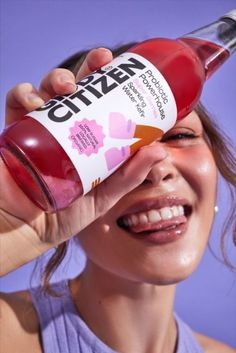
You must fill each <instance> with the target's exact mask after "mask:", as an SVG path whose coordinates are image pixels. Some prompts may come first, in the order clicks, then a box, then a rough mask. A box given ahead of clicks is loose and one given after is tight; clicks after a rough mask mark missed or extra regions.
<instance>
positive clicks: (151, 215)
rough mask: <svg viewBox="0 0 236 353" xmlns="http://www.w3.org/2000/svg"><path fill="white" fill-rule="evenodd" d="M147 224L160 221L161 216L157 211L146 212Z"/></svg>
mask: <svg viewBox="0 0 236 353" xmlns="http://www.w3.org/2000/svg"><path fill="white" fill-rule="evenodd" d="M148 219H149V222H153V223H154V222H158V221H160V220H161V215H160V213H159V212H158V211H157V210H151V211H149V212H148Z"/></svg>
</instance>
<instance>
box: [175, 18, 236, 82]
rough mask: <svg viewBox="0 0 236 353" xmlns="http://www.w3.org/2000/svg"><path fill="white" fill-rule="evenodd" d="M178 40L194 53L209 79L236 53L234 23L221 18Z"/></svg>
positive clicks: (235, 25) (229, 19)
mask: <svg viewBox="0 0 236 353" xmlns="http://www.w3.org/2000/svg"><path fill="white" fill-rule="evenodd" d="M179 40H181V41H183V42H185V43H186V44H187V45H189V46H190V47H191V48H192V49H193V50H194V51H195V52H196V54H197V55H198V57H199V58H200V60H201V62H202V64H203V66H204V68H205V72H206V78H209V76H211V75H212V73H213V72H215V71H216V69H217V68H218V67H220V66H221V65H222V64H223V63H224V61H225V60H226V59H227V58H228V57H229V56H230V55H232V54H233V53H234V52H235V51H236V21H235V20H234V19H231V18H228V17H225V18H224V17H223V18H220V19H219V20H218V21H216V22H213V23H211V24H209V25H207V26H205V27H202V28H200V29H198V30H196V31H193V32H191V33H188V34H186V35H184V36H182V37H181V38H179Z"/></svg>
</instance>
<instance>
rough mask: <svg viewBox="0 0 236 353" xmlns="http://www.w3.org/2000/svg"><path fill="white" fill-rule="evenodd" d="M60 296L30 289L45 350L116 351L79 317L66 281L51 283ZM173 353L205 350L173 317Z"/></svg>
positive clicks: (66, 352)
mask: <svg viewBox="0 0 236 353" xmlns="http://www.w3.org/2000/svg"><path fill="white" fill-rule="evenodd" d="M53 289H54V290H55V291H56V292H57V293H59V294H60V295H61V296H60V297H52V296H50V295H47V294H44V293H43V292H42V291H41V289H40V288H33V289H30V293H31V296H32V300H33V304H34V306H35V308H36V310H37V313H38V316H39V322H40V327H41V335H42V344H43V352H44V353H117V352H115V351H114V350H112V349H111V348H109V347H108V346H107V345H106V344H105V343H103V342H102V341H101V340H100V339H99V338H98V337H96V336H95V334H94V333H93V332H92V331H91V330H90V329H89V327H88V326H87V325H86V323H85V322H84V321H83V320H82V319H81V318H80V317H79V313H78V311H77V309H76V307H75V305H74V302H73V300H72V297H71V294H70V290H69V287H68V282H67V281H62V282H59V283H57V284H53ZM176 323H177V327H178V347H177V350H176V353H204V351H203V349H202V348H201V346H200V345H199V343H198V342H197V340H196V339H195V337H194V335H193V333H192V331H191V329H190V328H189V327H188V326H187V325H186V324H185V323H184V322H183V321H182V320H181V319H180V318H178V316H176Z"/></svg>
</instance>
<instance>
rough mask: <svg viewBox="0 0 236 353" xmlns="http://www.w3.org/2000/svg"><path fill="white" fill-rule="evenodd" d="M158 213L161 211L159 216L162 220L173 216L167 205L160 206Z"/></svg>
mask: <svg viewBox="0 0 236 353" xmlns="http://www.w3.org/2000/svg"><path fill="white" fill-rule="evenodd" d="M160 213H161V218H162V219H163V220H166V219H170V218H172V217H173V213H172V212H171V209H170V208H169V207H164V208H162V209H161V211H160Z"/></svg>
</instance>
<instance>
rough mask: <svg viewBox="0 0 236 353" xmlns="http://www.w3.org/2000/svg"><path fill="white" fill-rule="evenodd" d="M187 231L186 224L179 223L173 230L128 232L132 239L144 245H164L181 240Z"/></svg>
mask: <svg viewBox="0 0 236 353" xmlns="http://www.w3.org/2000/svg"><path fill="white" fill-rule="evenodd" d="M186 230H187V223H181V224H179V225H177V226H176V227H175V228H173V229H169V230H160V231H154V232H148V233H146V232H142V233H133V232H130V231H128V233H129V235H131V236H132V237H133V238H135V239H138V240H141V241H143V242H146V243H150V244H155V245H164V244H168V243H172V242H175V241H177V240H178V239H181V238H182V237H183V235H184V234H185V232H186Z"/></svg>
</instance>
